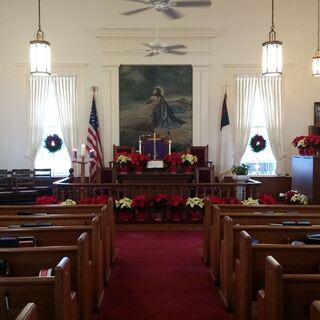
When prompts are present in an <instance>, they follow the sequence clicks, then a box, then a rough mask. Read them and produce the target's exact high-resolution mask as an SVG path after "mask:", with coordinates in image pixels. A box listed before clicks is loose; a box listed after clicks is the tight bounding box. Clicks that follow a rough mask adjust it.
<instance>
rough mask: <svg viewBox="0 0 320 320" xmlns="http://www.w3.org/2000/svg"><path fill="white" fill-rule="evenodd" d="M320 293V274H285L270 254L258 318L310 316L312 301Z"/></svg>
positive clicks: (303, 318)
mask: <svg viewBox="0 0 320 320" xmlns="http://www.w3.org/2000/svg"><path fill="white" fill-rule="evenodd" d="M319 296H320V274H315V273H314V274H286V273H284V272H283V268H282V266H281V265H280V264H279V263H278V261H277V260H276V259H274V258H273V257H272V256H268V257H267V258H266V261H265V284H264V290H260V291H259V296H258V318H257V320H262V319H263V320H289V319H290V320H306V319H310V315H309V313H310V306H311V303H312V301H313V300H315V299H317V298H318V297H319Z"/></svg>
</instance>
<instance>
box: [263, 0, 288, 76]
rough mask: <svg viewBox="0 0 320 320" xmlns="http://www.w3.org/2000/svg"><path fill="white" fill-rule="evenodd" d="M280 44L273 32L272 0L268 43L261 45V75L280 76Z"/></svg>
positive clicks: (281, 63)
mask: <svg viewBox="0 0 320 320" xmlns="http://www.w3.org/2000/svg"><path fill="white" fill-rule="evenodd" d="M282 68H283V61H282V42H281V41H279V40H277V37H276V32H275V30H274V0H272V24H271V31H270V32H269V39H268V41H266V42H264V43H263V44H262V74H263V75H265V76H279V75H281V74H282Z"/></svg>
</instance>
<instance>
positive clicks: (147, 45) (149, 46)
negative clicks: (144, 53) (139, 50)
mask: <svg viewBox="0 0 320 320" xmlns="http://www.w3.org/2000/svg"><path fill="white" fill-rule="evenodd" d="M142 44H143V45H144V46H146V47H148V48H150V49H151V50H153V49H154V47H153V46H152V45H151V44H149V43H142Z"/></svg>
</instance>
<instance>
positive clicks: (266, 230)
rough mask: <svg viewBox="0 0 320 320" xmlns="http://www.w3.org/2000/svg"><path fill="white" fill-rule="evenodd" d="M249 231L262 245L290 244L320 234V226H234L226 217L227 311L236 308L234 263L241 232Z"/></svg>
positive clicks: (223, 277) (223, 266) (223, 257)
mask: <svg viewBox="0 0 320 320" xmlns="http://www.w3.org/2000/svg"><path fill="white" fill-rule="evenodd" d="M242 230H245V231H247V232H248V233H249V234H250V235H251V236H252V237H254V238H255V239H257V240H259V241H260V242H262V243H269V244H288V242H289V241H290V240H300V241H303V240H304V236H305V235H306V234H307V233H318V232H320V225H314V226H309V227H288V226H276V227H275V226H269V225H234V224H233V221H232V219H231V218H230V217H225V229H224V232H225V233H224V235H225V236H224V239H223V245H222V250H221V257H220V258H221V289H220V293H221V296H222V298H223V301H224V303H225V305H226V307H227V309H233V307H234V285H233V275H234V263H235V260H236V259H238V258H239V250H240V249H239V247H240V241H239V238H240V232H241V231H242Z"/></svg>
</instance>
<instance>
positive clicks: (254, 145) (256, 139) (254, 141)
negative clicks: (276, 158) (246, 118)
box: [250, 134, 267, 153]
mask: <svg viewBox="0 0 320 320" xmlns="http://www.w3.org/2000/svg"><path fill="white" fill-rule="evenodd" d="M266 146H267V141H266V139H265V138H264V137H263V136H260V135H258V134H256V135H254V136H253V137H252V138H251V140H250V147H251V149H252V151H253V152H257V153H258V152H260V151H262V150H264V149H265V148H266Z"/></svg>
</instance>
